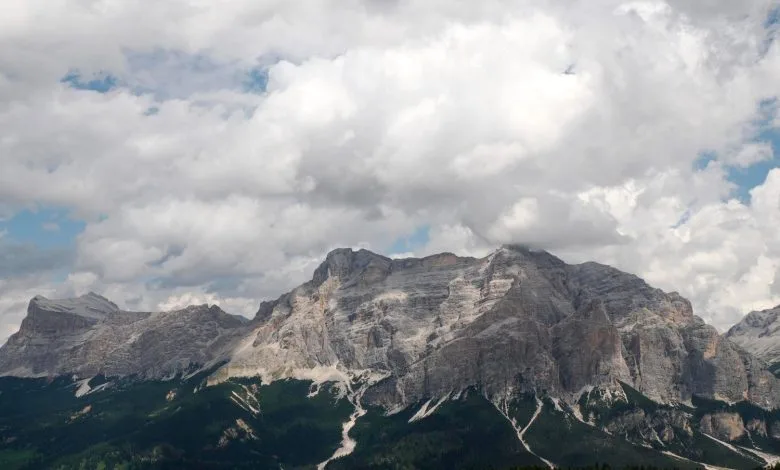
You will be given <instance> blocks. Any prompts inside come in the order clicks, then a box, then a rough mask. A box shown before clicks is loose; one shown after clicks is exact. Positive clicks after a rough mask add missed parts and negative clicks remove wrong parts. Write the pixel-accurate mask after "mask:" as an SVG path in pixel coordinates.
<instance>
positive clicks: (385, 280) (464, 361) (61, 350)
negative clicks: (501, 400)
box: [0, 246, 780, 409]
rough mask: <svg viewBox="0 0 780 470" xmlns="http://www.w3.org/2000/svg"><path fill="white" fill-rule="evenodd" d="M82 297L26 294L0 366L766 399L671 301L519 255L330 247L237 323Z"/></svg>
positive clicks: (400, 393)
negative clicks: (206, 369)
mask: <svg viewBox="0 0 780 470" xmlns="http://www.w3.org/2000/svg"><path fill="white" fill-rule="evenodd" d="M90 299H92V300H90ZM90 299H85V298H80V299H77V300H76V301H65V302H60V301H56V302H52V301H44V299H40V298H37V299H33V301H32V302H31V304H30V310H29V314H28V319H26V320H25V322H26V323H25V324H23V326H22V329H21V330H20V332H19V333H17V335H14V337H12V339H11V340H9V342H8V344H7V345H6V346H4V347H3V348H2V350H0V371H2V372H3V373H5V374H26V375H43V374H47V375H54V374H62V373H78V374H82V375H89V374H95V373H104V374H109V375H110V374H118V375H126V374H141V375H144V376H163V375H165V374H169V373H171V371H176V370H182V369H185V368H188V367H194V366H197V365H201V366H202V365H204V364H215V363H216V362H217V361H220V360H225V361H227V363H226V364H225V365H224V366H223V367H222V368H221V369H220V370H219V371H218V372H217V373H216V374H215V376H214V377H213V378H212V379H213V380H217V381H218V380H220V379H222V378H225V377H230V376H242V375H257V374H259V375H262V376H263V377H265V378H266V379H268V380H272V379H275V378H279V377H300V378H313V379H315V380H341V381H347V380H348V378H349V377H356V376H358V375H361V376H362V377H364V379H365V378H366V377H369V378H370V380H369V379H366V380H369V382H370V384H372V386H370V387H368V386H367V385H366V387H365V389H364V390H363V392H361V393H363V397H364V400H365V401H367V402H371V403H374V404H377V405H381V406H385V407H387V408H390V409H395V408H398V407H403V406H406V405H409V404H411V403H416V402H419V401H420V400H423V399H427V398H431V397H441V396H445V395H448V394H450V393H453V392H457V391H460V390H463V389H466V388H468V387H472V386H477V387H480V388H481V389H482V390H483V392H484V393H486V394H487V395H489V396H506V395H507V394H508V393H519V392H532V391H535V392H546V393H548V394H549V395H551V396H555V397H560V398H563V399H564V400H566V401H569V402H570V403H573V402H575V401H576V400H577V398H578V397H579V396H580V395H581V394H582V392H583V390H584V389H589V388H592V387H593V386H597V387H601V388H604V389H607V390H609V389H610V388H612V389H615V390H617V389H619V388H620V385H619V384H620V383H621V382H622V383H626V384H629V385H630V386H632V387H633V388H635V389H636V390H638V391H639V392H641V393H642V394H644V395H646V396H648V397H650V398H652V399H653V400H656V401H658V402H666V403H671V402H690V400H691V398H692V397H693V396H702V397H708V398H715V399H719V400H724V401H730V402H736V401H741V400H750V401H752V402H754V403H756V404H758V405H759V406H762V407H765V408H772V407H776V406H778V405H780V388H778V387H779V386H778V381H777V379H775V378H774V377H773V376H772V375H771V374H769V373H768V372H767V371H766V370H765V368H764V367H763V364H762V363H761V362H760V361H758V360H756V359H755V358H754V357H753V356H751V355H750V354H748V353H747V352H745V351H744V350H742V349H741V348H739V347H738V346H736V345H735V344H733V343H732V342H731V341H729V340H728V339H726V338H723V337H721V336H720V335H718V333H717V331H715V329H714V328H712V327H710V326H708V325H706V324H705V323H704V322H703V321H702V320H701V319H699V318H698V317H696V316H694V315H693V311H692V309H691V305H690V303H689V302H688V301H686V300H685V299H683V298H682V297H680V296H679V295H678V294H676V293H665V292H663V291H661V290H659V289H655V288H653V287H651V286H649V285H647V283H645V282H644V281H642V280H641V279H639V278H638V277H636V276H633V275H630V274H627V273H623V272H621V271H619V270H616V269H614V268H611V267H609V266H604V265H600V264H597V263H585V264H581V265H574V266H572V265H567V264H566V263H564V262H563V261H561V260H560V259H558V258H556V257H554V256H552V255H551V254H549V253H547V252H543V251H533V250H529V249H526V248H523V247H516V246H505V247H502V248H501V249H499V250H497V251H496V252H494V253H492V254H491V255H490V256H488V257H485V258H482V259H475V258H462V257H458V256H455V255H453V254H450V253H444V254H440V255H435V256H431V257H427V258H422V259H417V258H411V259H400V260H397V259H390V258H386V257H383V256H380V255H377V254H375V253H372V252H370V251H367V250H358V251H353V250H350V249H339V250H335V251H333V252H331V253H330V254H329V255H328V256H327V258H326V259H325V261H324V262H323V263H322V264H321V265H320V266H319V268H317V270H316V271H315V272H314V275H313V277H312V280H311V281H309V282H307V283H305V284H303V285H301V286H299V287H297V288H296V289H293V290H292V291H291V292H289V293H287V294H284V295H282V296H281V297H279V298H278V299H276V300H274V301H270V302H263V303H262V304H261V305H260V308H259V309H258V312H257V315H256V317H255V318H254V319H253V320H252V321H242V320H240V319H237V318H236V317H232V316H230V315H227V314H225V313H224V312H222V311H221V310H219V309H218V308H216V307H208V306H198V307H190V308H188V309H184V310H181V311H177V312H168V313H130V312H122V311H119V310H118V309H117V308H116V306H115V305H113V304H110V302H108V301H105V299H103V300H100V301H97V300H96V298H95V296H92V297H91V298H90ZM87 303H89V305H90V306H89V308H87V306H86V304H87ZM66 304H67V305H71V307H66ZM52 305H54V306H52ZM39 310H40V312H39ZM84 312H87V313H86V314H84Z"/></svg>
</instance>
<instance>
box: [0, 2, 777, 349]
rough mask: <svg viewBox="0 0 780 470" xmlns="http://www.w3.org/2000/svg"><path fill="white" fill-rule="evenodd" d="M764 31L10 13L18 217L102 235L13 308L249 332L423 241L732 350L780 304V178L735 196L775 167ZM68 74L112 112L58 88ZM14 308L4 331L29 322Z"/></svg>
mask: <svg viewBox="0 0 780 470" xmlns="http://www.w3.org/2000/svg"><path fill="white" fill-rule="evenodd" d="M767 8H768V7H767V4H766V2H763V1H759V0H755V1H752V0H751V1H745V2H733V1H725V0H724V1H715V2H706V4H705V3H702V2H692V1H683V0H676V1H675V0H668V1H666V2H663V1H645V2H642V1H640V2H625V1H617V0H598V1H594V2H588V3H587V5H586V4H585V3H584V2H583V3H574V4H572V3H571V2H567V1H563V0H524V1H520V2H506V1H501V0H491V1H485V2H467V1H455V2H453V1H446V2H445V1H438V0H430V1H425V2H409V1H403V0H395V1H383V0H351V1H347V2H343V1H339V2H335V1H329V0H310V1H306V2H282V1H270V0H267V1H261V2H257V1H249V0H245V1H243V0H235V1H231V2H219V3H215V2H202V1H196V0H166V1H159V2H152V3H149V4H143V5H141V4H139V3H137V2H132V1H111V2H108V1H98V0H91V1H86V0H58V1H55V2H51V1H46V2H44V1H38V0H36V1H30V0H6V2H5V3H4V14H3V15H2V16H0V126H2V128H3V132H2V136H0V159H1V160H0V164H1V165H2V167H1V171H0V208H2V210H3V213H6V212H9V210H10V211H11V212H13V210H16V209H19V208H21V207H28V206H30V205H42V206H55V205H56V206H58V207H65V208H66V209H68V210H70V211H71V212H72V214H74V215H75V216H77V217H81V218H84V219H85V220H86V221H87V222H88V223H87V227H86V229H85V231H84V233H83V234H81V235H80V236H79V238H78V240H77V245H76V246H77V248H76V253H75V262H74V263H73V272H72V273H71V274H70V275H69V276H68V277H67V279H66V280H65V281H64V282H61V283H55V282H53V281H46V280H42V279H41V277H40V276H38V275H31V274H30V273H29V272H25V273H20V274H19V276H18V278H16V279H14V280H13V281H12V282H11V283H9V284H6V285H4V286H5V287H3V289H5V290H4V292H5V294H4V295H6V297H7V298H9V299H18V298H24V297H26V296H28V294H29V293H30V292H31V291H35V290H36V288H37V289H40V290H47V289H48V290H47V292H48V291H51V292H54V293H56V294H62V295H67V294H71V293H81V292H83V291H85V290H89V289H93V290H97V291H100V292H103V293H105V294H107V295H108V296H109V297H112V298H113V299H114V300H116V301H118V302H119V303H120V304H124V305H127V306H128V307H132V308H149V309H156V308H167V307H173V306H178V305H180V304H181V303H183V302H184V303H186V302H190V301H193V302H195V301H197V302H200V301H201V300H203V301H208V302H211V303H220V304H222V305H223V306H225V307H226V308H228V309H232V311H234V312H236V313H245V314H251V312H252V311H253V310H254V309H255V308H256V306H257V303H258V301H259V299H260V298H263V297H268V296H274V295H277V294H279V293H281V292H282V291H283V290H285V289H287V288H289V287H291V286H292V285H294V284H296V283H298V282H300V281H302V280H304V279H305V278H306V277H308V276H309V275H310V272H311V270H312V269H313V267H314V266H316V264H317V261H318V259H319V258H320V257H321V256H322V255H323V253H324V252H325V251H327V250H328V249H330V248H333V247H335V246H367V247H370V248H373V249H375V250H377V251H386V250H388V249H389V247H390V246H392V245H393V242H394V240H396V239H398V238H399V237H405V236H408V235H409V234H410V233H413V232H414V231H415V230H418V229H419V228H420V227H429V228H430V233H429V235H430V239H429V241H428V243H427V245H426V246H424V247H419V248H417V249H416V252H417V254H425V253H430V252H435V251H453V252H457V253H464V254H467V253H468V254H482V253H484V252H485V251H486V250H488V249H490V248H491V247H494V246H495V245H497V244H500V243H507V242H521V243H528V244H532V245H536V246H539V247H543V248H547V249H550V250H552V251H553V252H555V253H558V254H560V255H562V256H563V257H564V258H565V259H567V260H572V261H578V260H585V259H595V260H598V261H602V262H607V263H612V264H615V265H616V266H618V267H621V268H623V269H627V270H630V271H632V272H635V273H637V274H639V275H642V276H645V277H646V278H647V279H648V280H649V281H651V282H653V283H655V284H656V285H659V286H661V287H663V288H665V289H676V290H679V291H681V292H682V293H683V294H685V295H688V296H690V297H691V298H692V300H693V301H694V304H695V307H696V308H697V309H698V310H699V313H700V314H701V315H702V316H704V317H705V318H707V319H709V320H711V321H713V322H714V323H715V324H716V325H717V326H719V327H726V326H728V325H729V324H731V323H733V322H734V321H736V320H737V319H738V318H739V317H740V315H741V314H742V313H744V312H745V311H746V310H748V309H750V308H751V307H754V306H755V307H758V306H766V305H767V304H771V303H772V302H774V303H780V281H775V279H776V278H777V279H780V274H778V273H779V272H780V247H778V241H777V239H778V237H776V235H775V233H774V232H773V230H772V227H773V226H774V227H777V222H778V220H777V219H778V217H780V207H778V201H777V199H778V191H780V173H778V172H780V170H775V171H774V172H772V173H771V174H770V177H769V178H768V179H767V181H766V183H764V184H763V185H761V186H759V187H757V188H755V189H754V190H753V193H752V200H751V201H750V202H744V201H743V202H740V201H738V200H735V199H733V198H732V197H731V194H732V191H733V190H734V186H733V184H732V183H730V182H729V181H728V175H729V169H730V168H742V169H747V170H750V168H751V167H752V166H753V165H755V164H757V163H766V162H767V161H771V160H772V158H773V157H774V155H773V152H772V147H771V146H770V145H769V144H767V143H766V142H761V141H760V139H759V137H760V136H761V135H763V134H762V131H766V129H765V127H766V126H768V125H769V124H768V123H771V122H773V120H774V122H777V114H776V109H775V108H774V105H773V104H772V103H773V102H772V99H774V98H775V97H777V96H778V94H780V49H779V48H778V46H777V45H776V44H775V43H774V41H773V37H774V35H775V34H776V27H774V28H775V29H774V30H773V27H771V26H770V27H768V26H767V24H766V18H767V16H768V14H769V11H768V9H767ZM253 71H254V72H253ZM74 73H75V74H77V75H78V76H79V77H80V79H81V80H83V81H88V80H89V79H90V77H93V76H98V77H105V76H110V77H113V78H114V79H115V80H116V82H117V84H118V87H116V88H115V89H113V90H112V91H110V92H109V93H106V94H100V93H97V92H95V91H90V90H81V89H76V88H73V87H71V86H69V84H67V83H63V82H61V79H62V78H63V77H64V76H66V75H68V74H74ZM252 73H255V75H254V77H255V79H256V78H257V77H258V76H267V89H266V90H265V91H264V92H262V93H256V92H253V91H250V90H247V89H246V88H244V85H246V84H247V82H248V80H250V79H251V78H252V77H253V75H251V74H252ZM257 74H259V75H257ZM703 155H708V156H709V160H710V161H709V163H708V164H707V165H706V166H705V165H703V164H702V163H701V162H702V161H703V160H702V156H703ZM702 166H704V168H702ZM9 208H10V209H9ZM773 282H774V284H773ZM9 286H11V287H9ZM14 286H15V287H14ZM12 287H13V289H12ZM9 289H12V290H9ZM9 302H11V301H5V304H3V305H1V306H0V309H2V310H0V311H3V312H9V313H6V314H5V315H6V316H4V319H5V320H4V321H5V322H6V323H4V324H5V325H12V324H13V322H15V321H18V319H19V318H20V315H22V314H23V312H21V313H20V311H19V308H20V307H19V303H18V302H17V301H16V300H14V301H13V302H12V303H9ZM6 304H7V305H6ZM9 319H10V320H9ZM9 328H11V327H10V326H9V327H8V328H6V330H8V329H9ZM7 333H8V331H5V333H2V332H0V338H1V337H2V335H3V334H7Z"/></svg>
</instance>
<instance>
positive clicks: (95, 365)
mask: <svg viewBox="0 0 780 470" xmlns="http://www.w3.org/2000/svg"><path fill="white" fill-rule="evenodd" d="M246 323H247V321H246V320H243V319H241V318H239V317H235V316H232V315H228V314H227V313H225V312H223V311H221V310H220V309H219V308H217V307H208V306H206V305H201V306H192V307H187V308H185V309H183V310H178V311H174V312H164V313H141V312H124V311H120V310H119V308H117V306H116V305H115V304H113V303H112V302H110V301H108V300H106V299H104V298H103V297H100V296H98V295H96V294H92V293H90V294H87V295H85V296H82V297H79V298H77V299H65V300H49V299H46V298H43V297H35V298H33V299H32V300H31V301H30V304H29V307H28V310H27V317H26V318H25V319H24V321H23V322H22V325H21V327H20V329H19V332H18V333H16V334H14V335H13V336H11V338H9V340H8V342H7V343H6V344H5V345H4V346H3V347H2V349H0V373H1V374H2V375H16V376H22V377H35V376H50V375H60V374H75V375H79V376H81V377H91V376H94V375H97V374H105V375H107V376H117V375H139V376H142V377H164V376H167V375H170V374H173V373H175V372H178V371H183V370H187V369H188V368H190V367H192V366H200V365H202V364H205V363H208V362H210V361H213V360H215V359H216V358H217V357H218V356H219V354H220V353H221V352H222V349H223V345H224V344H226V343H228V342H229V341H230V339H231V338H232V333H235V332H239V331H243V330H241V327H242V326H243V325H245V324H246Z"/></svg>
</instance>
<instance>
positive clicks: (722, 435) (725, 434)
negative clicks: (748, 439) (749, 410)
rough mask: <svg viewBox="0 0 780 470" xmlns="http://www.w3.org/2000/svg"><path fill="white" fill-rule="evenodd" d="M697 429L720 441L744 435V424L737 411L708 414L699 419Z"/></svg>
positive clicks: (731, 439)
mask: <svg viewBox="0 0 780 470" xmlns="http://www.w3.org/2000/svg"><path fill="white" fill-rule="evenodd" d="M699 429H701V431H702V432H703V433H705V434H709V435H710V436H713V437H716V438H718V439H720V440H722V441H726V442H730V441H736V440H737V439H739V438H740V437H742V436H744V435H745V425H744V423H743V422H742V417H741V416H740V415H739V414H737V413H714V414H708V415H706V416H704V417H703V418H702V419H701V422H700V423H699Z"/></svg>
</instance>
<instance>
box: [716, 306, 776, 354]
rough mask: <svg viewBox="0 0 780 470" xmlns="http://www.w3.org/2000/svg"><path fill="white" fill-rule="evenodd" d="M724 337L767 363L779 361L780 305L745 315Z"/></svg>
mask: <svg viewBox="0 0 780 470" xmlns="http://www.w3.org/2000/svg"><path fill="white" fill-rule="evenodd" d="M726 337H727V338H729V339H730V340H731V341H733V342H735V343H737V344H739V345H740V346H742V347H743V348H744V349H745V350H747V351H749V352H750V353H751V354H753V355H754V356H756V357H757V358H759V359H761V360H763V361H765V362H766V363H768V364H778V363H780V305H778V306H777V307H775V308H773V309H769V310H763V311H760V312H751V313H749V314H747V315H745V318H743V319H742V321H741V322H739V323H737V324H736V325H734V326H733V327H732V328H731V329H730V330H729V331H728V333H726Z"/></svg>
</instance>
